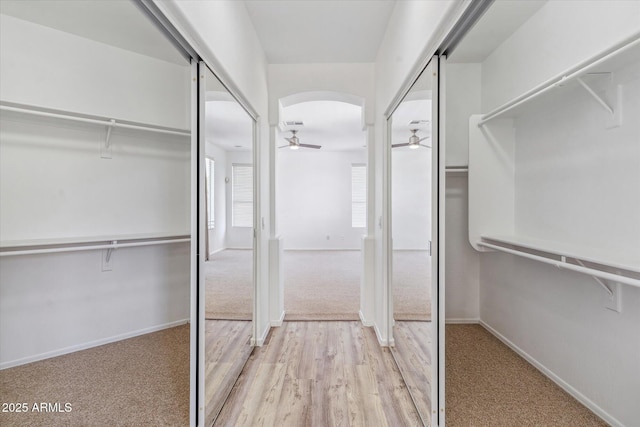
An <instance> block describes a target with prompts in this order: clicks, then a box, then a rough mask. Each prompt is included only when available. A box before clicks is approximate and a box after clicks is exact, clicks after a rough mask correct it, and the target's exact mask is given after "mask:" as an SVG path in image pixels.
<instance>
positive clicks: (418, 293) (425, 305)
mask: <svg viewBox="0 0 640 427" xmlns="http://www.w3.org/2000/svg"><path fill="white" fill-rule="evenodd" d="M393 317H394V319H396V320H422V321H429V320H431V258H430V257H429V253H428V252H427V251H394V252H393Z"/></svg>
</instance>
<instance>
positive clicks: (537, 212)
mask: <svg viewBox="0 0 640 427" xmlns="http://www.w3.org/2000/svg"><path fill="white" fill-rule="evenodd" d="M567 22H571V25H567ZM638 22H640V3H638V2H604V1H583V2H548V3H547V4H546V5H545V6H543V7H542V9H540V11H539V12H538V13H537V14H536V15H534V16H533V17H532V18H531V19H530V20H529V21H527V22H526V23H525V24H524V25H523V26H522V27H521V28H520V29H519V30H518V31H516V32H515V33H514V34H513V36H512V37H511V38H510V39H509V40H507V41H506V42H504V43H503V44H502V45H501V46H500V47H499V48H498V49H496V51H494V52H493V54H492V55H491V56H489V57H488V58H487V60H486V61H485V62H484V64H483V69H482V76H483V77H482V79H483V107H484V110H485V111H486V110H487V109H490V108H493V107H495V106H496V105H497V104H498V103H500V102H503V101H506V100H508V99H510V98H512V97H514V96H515V95H517V92H521V91H523V90H526V89H529V88H531V87H533V86H535V85H536V84H538V83H541V82H542V81H543V80H545V79H547V78H549V77H551V76H553V75H555V74H557V73H559V72H561V71H562V70H563V69H565V68H568V67H569V66H571V65H572V64H573V63H577V62H580V61H582V60H584V59H586V58H587V57H588V56H591V55H593V54H595V53H597V52H598V51H600V50H602V49H604V48H606V47H608V46H610V45H612V44H614V43H615V42H617V41H618V40H620V39H621V38H623V37H624V36H625V35H630V34H632V33H633V32H637V30H638ZM559 40H560V41H561V43H558V41H559ZM541 58H544V60H542V59H541ZM507 64H508V66H507ZM636 67H637V63H636ZM616 78H618V77H617V76H616ZM639 87H640V85H639V83H638V76H637V72H636V73H635V75H634V76H633V77H630V78H629V81H627V82H626V84H625V89H624V102H625V104H624V105H623V111H624V123H623V125H622V127H620V128H615V129H611V130H605V129H604V122H605V117H604V115H605V113H604V111H603V110H602V109H601V108H600V107H599V106H598V105H597V104H595V102H594V101H593V100H592V99H591V98H589V97H588V96H587V95H586V94H584V93H582V92H579V91H576V92H574V93H573V94H572V97H571V98H570V99H568V100H566V101H564V102H563V101H562V100H560V101H559V102H556V103H554V105H553V106H550V107H548V108H547V110H548V111H545V110H544V109H542V110H540V111H538V112H537V113H533V114H531V115H529V116H527V117H526V118H524V119H521V120H518V121H517V122H516V139H517V141H516V205H515V208H516V224H517V225H516V229H517V231H518V232H519V233H521V234H528V235H531V237H542V238H551V239H553V240H557V241H566V243H574V244H576V245H579V246H582V247H587V246H592V245H596V246H601V249H604V252H605V253H607V254H609V255H610V256H613V257H615V256H624V255H633V254H629V253H628V251H629V250H631V251H634V250H637V249H638V248H640V233H639V231H638V230H639V228H638V222H637V218H638V216H639V215H640V212H639V210H638V209H639V206H640V189H639V188H638V185H639V184H638V182H640V178H639V177H638V170H639V165H640V152H639V147H638V144H637V142H638V135H639V134H640V133H639V127H638V123H637V120H633V119H632V118H633V117H638V115H640V105H638V99H640V92H639ZM603 141H606V143H603ZM607 203H608V204H609V205H610V204H611V203H613V206H620V208H619V209H617V208H611V207H609V206H608V205H607ZM622 206H624V207H622ZM635 255H636V256H639V255H640V254H638V253H636V254H635ZM480 261H481V263H480V317H481V319H482V321H483V322H485V323H486V324H487V325H488V326H490V327H491V328H493V329H494V330H495V331H496V332H497V333H498V334H501V335H502V336H503V337H504V338H505V339H507V340H509V341H510V342H511V343H513V345H515V346H517V347H519V348H520V349H521V351H523V352H524V353H526V354H528V355H529V357H530V358H531V359H532V360H533V361H534V362H535V363H538V364H539V366H540V367H542V368H543V369H546V370H547V373H548V374H550V375H552V376H555V379H556V380H557V381H558V382H560V383H562V384H564V386H565V388H567V389H568V390H570V391H572V392H573V393H574V395H576V396H578V397H579V398H581V400H582V401H583V402H584V403H585V404H587V405H588V406H590V407H591V409H593V410H594V411H596V412H597V413H599V414H600V415H601V416H603V417H605V419H606V420H607V421H608V422H609V423H611V424H612V425H627V426H632V425H636V424H637V420H638V419H640V409H639V408H638V405H637V399H636V398H635V396H637V391H638V390H640V371H639V369H638V360H640V339H639V338H638V337H639V335H638V325H640V317H639V316H640V315H639V313H640V290H639V289H637V288H632V287H629V286H624V285H623V286H622V297H623V301H622V306H623V309H622V313H615V312H613V311H610V310H607V309H605V308H604V306H603V299H604V292H603V291H602V290H601V289H600V288H599V286H598V285H597V284H596V283H595V282H594V281H593V279H591V278H590V277H588V276H584V275H579V274H577V273H571V272H564V271H560V270H558V269H554V268H551V267H548V266H545V265H541V264H538V263H535V262H533V261H527V260H522V259H516V258H514V257H511V256H507V255H498V254H482V255H481V257H480Z"/></svg>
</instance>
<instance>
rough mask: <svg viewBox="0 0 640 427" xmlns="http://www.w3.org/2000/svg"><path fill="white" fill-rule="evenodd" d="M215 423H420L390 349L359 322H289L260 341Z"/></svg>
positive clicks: (244, 424)
mask: <svg viewBox="0 0 640 427" xmlns="http://www.w3.org/2000/svg"><path fill="white" fill-rule="evenodd" d="M214 425H215V426H252V427H253V426H284V427H286V426H296V427H297V426H322V427H325V426H368V427H376V426H393V427H395V426H420V425H422V423H421V421H420V418H419V416H418V413H417V411H416V409H415V406H414V405H413V402H412V401H411V397H410V396H409V393H408V391H407V387H406V385H405V383H404V381H403V379H402V377H401V376H400V372H399V371H398V368H397V366H396V364H395V362H394V360H393V357H392V356H391V353H390V351H389V349H387V348H382V347H380V346H379V345H378V342H377V339H376V336H375V333H374V332H373V330H372V329H371V328H366V327H363V326H362V325H361V323H360V322H358V321H348V322H342V321H334V322H331V321H328V322H285V323H284V324H283V326H281V327H279V328H274V329H273V330H272V331H271V334H270V336H269V339H268V343H267V344H265V346H263V347H260V348H255V349H254V351H253V353H252V355H251V357H250V359H249V361H248V362H247V364H246V365H245V368H244V369H243V371H242V374H241V375H240V378H239V379H238V381H237V382H236V385H235V386H234V388H233V390H232V392H231V395H230V396H229V398H228V399H227V402H226V403H225V405H224V407H223V408H222V411H221V412H220V415H219V417H218V418H217V419H216V422H215V424H214Z"/></svg>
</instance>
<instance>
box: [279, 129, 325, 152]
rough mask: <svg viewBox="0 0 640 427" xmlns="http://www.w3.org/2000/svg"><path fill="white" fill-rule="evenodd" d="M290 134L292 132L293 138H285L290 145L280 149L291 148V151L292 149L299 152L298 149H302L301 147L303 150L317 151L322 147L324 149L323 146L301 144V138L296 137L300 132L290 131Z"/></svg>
mask: <svg viewBox="0 0 640 427" xmlns="http://www.w3.org/2000/svg"><path fill="white" fill-rule="evenodd" d="M289 132H291V138H287V137H285V138H284V139H285V140H286V141H288V142H289V144H288V145H283V146H281V147H278V148H286V147H289V148H290V149H292V150H297V149H298V148H300V147H302V148H315V149H318V148H321V147H322V146H321V145H313V144H301V143H300V138H298V137H297V136H296V134H297V133H298V131H297V130H290V131H289Z"/></svg>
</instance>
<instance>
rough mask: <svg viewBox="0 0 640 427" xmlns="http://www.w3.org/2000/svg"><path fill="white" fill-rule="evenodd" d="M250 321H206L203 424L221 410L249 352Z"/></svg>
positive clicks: (212, 418) (211, 422) (207, 422)
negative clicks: (204, 414)
mask: <svg viewBox="0 0 640 427" xmlns="http://www.w3.org/2000/svg"><path fill="white" fill-rule="evenodd" d="M250 341H251V322H247V321H240V320H207V321H206V323H205V346H206V347H205V413H206V418H205V419H206V425H208V426H210V425H211V424H213V420H214V419H215V417H216V415H218V413H219V412H220V409H221V408H222V405H224V402H225V400H226V399H227V396H228V395H229V393H230V392H231V390H232V389H233V385H234V384H235V382H236V379H237V378H238V376H239V375H240V372H242V368H243V367H244V364H245V362H246V361H247V359H248V358H249V356H250V355H251V351H252V349H253V348H252V347H251V345H250Z"/></svg>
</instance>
